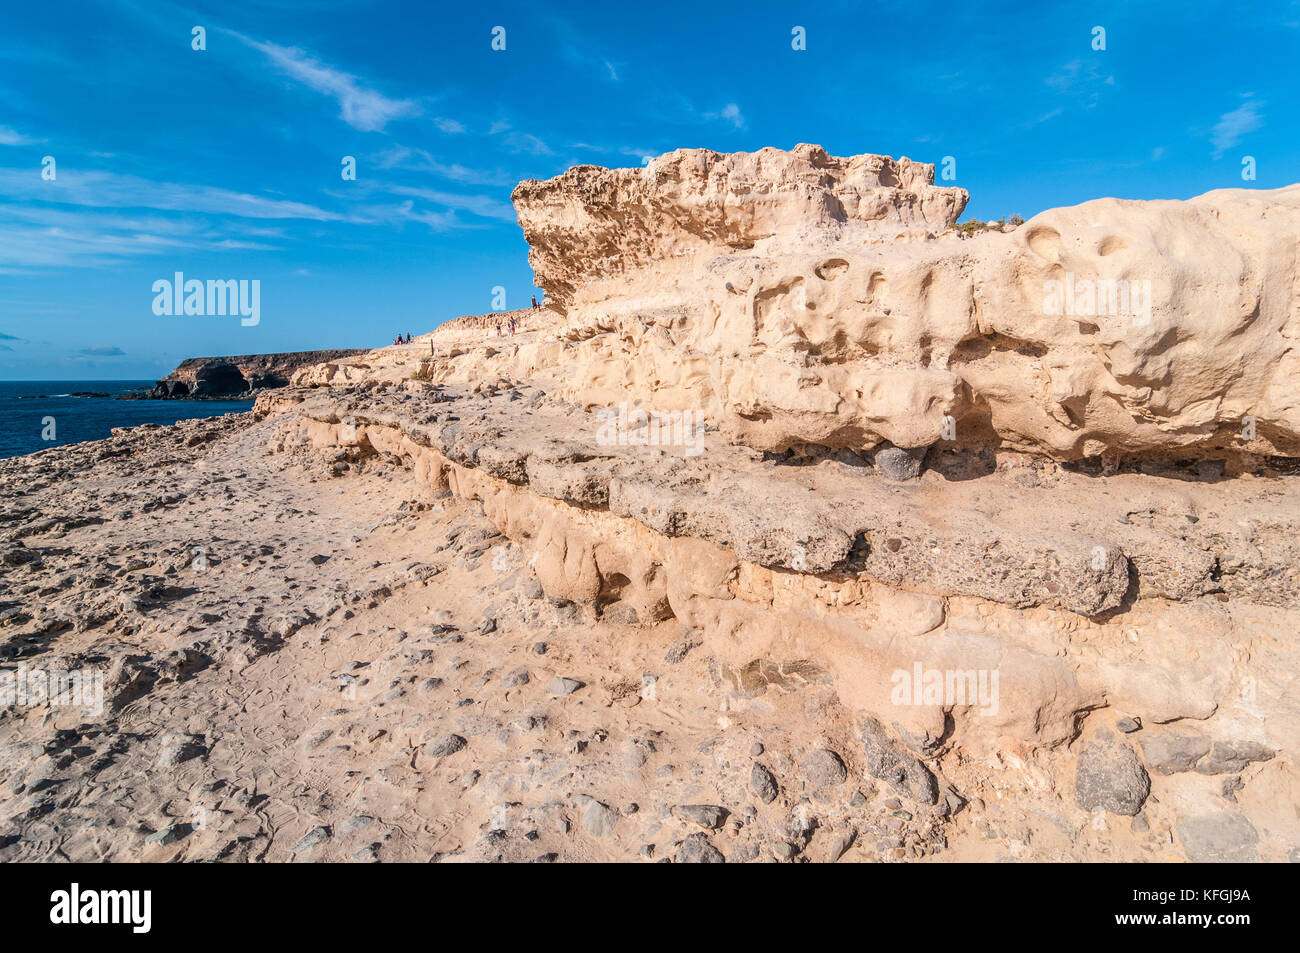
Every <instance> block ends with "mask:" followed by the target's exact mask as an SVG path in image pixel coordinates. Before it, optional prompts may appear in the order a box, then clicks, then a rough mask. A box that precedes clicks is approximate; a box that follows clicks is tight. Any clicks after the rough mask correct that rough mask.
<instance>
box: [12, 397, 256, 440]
mask: <svg viewBox="0 0 1300 953" xmlns="http://www.w3.org/2000/svg"><path fill="white" fill-rule="evenodd" d="M153 385H154V382H153V381H151V380H148V381H0V458H3V457H17V456H21V455H22V454H25V453H35V452H36V451H38V450H46V449H48V448H50V447H59V446H62V445H64V444H68V443H81V442H82V441H84V440H102V439H104V438H105V437H107V436H109V434H110V432H111V431H112V429H113V428H114V427H138V426H139V425H140V424H174V423H176V421H178V420H188V419H190V418H191V417H216V416H219V415H221V414H233V413H239V412H241V411H245V410H248V409H249V408H251V407H252V406H253V402H252V401H251V400H151V399H146V400H120V399H118V398H119V397H120V396H121V395H124V394H132V393H136V394H138V393H142V392H144V391H148V390H150V389H151V388H152V387H153ZM83 395H85V396H83Z"/></svg>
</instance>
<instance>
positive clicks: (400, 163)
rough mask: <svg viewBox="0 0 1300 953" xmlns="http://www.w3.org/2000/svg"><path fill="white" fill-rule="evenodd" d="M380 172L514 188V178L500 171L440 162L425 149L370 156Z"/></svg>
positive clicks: (397, 148) (396, 148) (401, 149)
mask: <svg viewBox="0 0 1300 953" xmlns="http://www.w3.org/2000/svg"><path fill="white" fill-rule="evenodd" d="M370 161H371V162H373V163H374V164H375V167H376V168H379V169H404V170H406V171H408V172H427V173H429V174H430V175H436V176H439V177H440V178H444V179H450V180H451V181H453V182H463V183H465V184H466V185H513V184H514V182H515V177H514V176H511V175H507V174H506V173H505V172H503V171H501V170H500V169H494V170H485V169H471V168H468V167H467V166H463V165H460V164H458V163H451V164H450V165H448V164H445V163H442V162H439V161H438V160H437V159H435V158H434V157H433V155H432V153H430V152H429V151H428V150H426V149H414V148H410V147H408V146H402V145H397V146H393V147H392V148H391V149H385V150H383V151H382V152H379V153H376V154H375V155H373V156H371V157H370Z"/></svg>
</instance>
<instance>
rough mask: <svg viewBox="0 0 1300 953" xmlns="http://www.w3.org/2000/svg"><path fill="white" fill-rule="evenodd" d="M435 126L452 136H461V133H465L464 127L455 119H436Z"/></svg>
mask: <svg viewBox="0 0 1300 953" xmlns="http://www.w3.org/2000/svg"><path fill="white" fill-rule="evenodd" d="M433 124H434V125H435V126H437V127H438V128H439V129H441V130H442V131H443V132H445V133H448V134H450V135H459V134H460V133H462V132H464V131H465V127H464V125H462V124H461V123H459V122H457V121H456V120H455V119H447V118H445V117H443V116H438V117H436V118H435V119H434V120H433Z"/></svg>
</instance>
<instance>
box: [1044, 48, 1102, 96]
mask: <svg viewBox="0 0 1300 953" xmlns="http://www.w3.org/2000/svg"><path fill="white" fill-rule="evenodd" d="M1044 82H1046V84H1047V85H1048V86H1049V87H1051V88H1052V89H1054V90H1056V92H1057V93H1059V94H1060V95H1062V96H1068V97H1070V98H1071V99H1074V100H1075V101H1076V102H1078V103H1080V104H1082V105H1083V106H1084V107H1086V108H1088V109H1092V108H1094V107H1095V106H1096V105H1097V104H1098V103H1099V102H1100V101H1101V93H1102V87H1105V86H1114V85H1115V76H1114V74H1112V73H1108V72H1106V70H1104V69H1102V68H1101V61H1099V60H1098V59H1097V58H1096V57H1095V56H1094V57H1093V58H1091V59H1089V60H1087V61H1084V60H1071V61H1070V62H1068V63H1066V64H1065V65H1063V66H1061V67H1060V68H1058V69H1057V70H1056V72H1054V73H1052V74H1051V75H1050V76H1048V77H1047V79H1046V80H1044Z"/></svg>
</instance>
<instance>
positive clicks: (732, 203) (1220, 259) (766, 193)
mask: <svg viewBox="0 0 1300 953" xmlns="http://www.w3.org/2000/svg"><path fill="white" fill-rule="evenodd" d="M932 183H933V167H932V166H928V165H923V164H920V163H914V162H911V161H909V160H906V159H901V160H897V161H895V160H892V159H888V158H886V157H882V156H856V157H853V158H849V159H838V158H835V157H832V156H828V155H826V153H825V152H824V151H823V150H821V149H820V148H817V147H814V146H799V147H797V148H796V149H795V150H793V151H791V152H783V151H780V150H775V149H764V150H761V151H759V152H757V153H752V154H749V153H740V154H735V155H721V154H718V153H713V152H709V151H706V150H680V151H678V152H673V153H669V154H668V155H666V156H661V157H660V158H658V159H656V160H654V161H653V162H651V163H650V164H649V165H648V166H647V167H646V168H644V169H639V170H628V169H624V170H607V169H598V168H595V167H591V166H582V167H578V168H576V169H572V170H570V171H569V172H568V173H566V174H565V175H563V176H559V177H557V178H554V179H551V180H548V181H546V182H535V181H529V182H524V183H521V184H520V185H519V187H517V188H516V189H515V192H514V200H515V205H516V208H517V210H518V213H519V220H520V223H521V225H522V226H523V228H524V233H525V236H526V237H527V238H528V240H529V243H530V246H531V249H532V250H531V253H530V260H531V262H532V264H533V267H534V270H535V272H536V274H537V281H538V283H539V284H540V285H541V286H542V287H544V288H546V290H547V294H548V297H549V299H550V300H551V301H552V302H553V303H554V305H555V307H556V308H557V309H558V310H560V311H563V312H564V313H565V315H566V318H567V327H566V328H565V330H564V332H563V333H562V335H561V336H562V337H565V338H567V339H568V342H569V344H568V345H567V346H566V348H565V351H566V352H567V353H566V354H565V355H564V356H557V359H558V360H560V361H561V362H563V364H564V366H565V373H564V375H562V376H560V377H557V380H556V385H557V386H558V387H559V388H560V389H561V390H562V391H563V392H564V393H566V395H568V396H571V397H574V398H576V399H579V400H582V401H589V402H592V403H613V402H616V401H619V400H633V399H637V398H640V399H643V400H645V401H646V402H647V403H649V404H651V405H653V406H656V407H662V408H664V409H690V408H694V409H698V410H701V411H702V412H703V413H704V414H705V416H706V418H709V419H711V420H716V421H717V423H718V424H719V425H720V426H721V428H722V429H723V431H724V433H726V434H727V435H728V436H729V437H731V438H732V439H734V440H736V441H738V442H743V443H745V444H748V445H750V446H754V447H758V448H761V449H766V450H781V449H786V448H790V447H798V446H801V445H807V444H818V445H824V446H827V447H831V448H849V449H854V450H863V449H868V450H869V449H871V448H874V447H876V446H878V445H879V444H881V443H882V442H884V441H888V442H890V443H892V444H894V445H896V446H898V447H904V448H913V449H914V448H924V447H927V446H930V445H933V444H936V443H940V444H942V445H945V446H949V447H989V446H992V447H999V448H1009V449H1015V450H1020V451H1025V452H1030V453H1035V454H1039V455H1043V456H1047V457H1052V458H1055V459H1058V460H1078V459H1081V458H1086V457H1124V456H1136V457H1148V458H1149V457H1180V458H1189V457H1207V458H1209V457H1219V458H1222V457H1224V456H1233V455H1237V456H1239V455H1242V454H1269V455H1283V456H1297V455H1300V398H1297V397H1296V396H1295V388H1294V387H1293V386H1290V385H1289V384H1288V382H1289V381H1294V380H1295V378H1296V375H1297V374H1298V373H1300V350H1298V349H1297V347H1296V341H1297V339H1300V304H1297V297H1296V289H1297V281H1298V277H1297V275H1298V272H1297V237H1296V236H1297V235H1300V186H1291V187H1288V188H1285V189H1278V190H1273V191H1249V190H1243V189H1227V190H1220V191H1217V192H1211V193H1207V194H1206V195H1203V196H1200V197H1198V198H1196V199H1193V200H1191V201H1187V202H1174V201H1160V202H1134V201H1119V200H1115V199H1100V200H1096V201H1092V202H1087V203H1084V204H1082V205H1079V206H1075V207H1073V208H1061V209H1052V210H1050V211H1047V212H1044V213H1042V214H1041V215H1038V216H1036V217H1035V218H1033V219H1031V220H1030V221H1029V222H1027V223H1026V224H1025V225H1023V226H1022V227H1020V228H1018V229H1015V230H1013V231H1010V232H1004V231H1001V230H993V231H990V232H987V233H985V234H983V235H981V236H979V237H977V238H974V239H971V240H968V241H962V240H959V239H958V238H957V236H956V235H955V234H953V233H951V232H949V233H947V234H944V232H943V230H944V229H945V228H946V226H948V225H950V224H951V223H952V222H953V221H955V219H956V217H957V216H958V215H960V213H961V211H962V209H963V208H964V206H965V202H966V195H965V193H964V192H962V191H961V190H959V189H944V188H938V187H935V186H934V185H933V184H932ZM533 357H534V358H535V357H536V355H534V356H533Z"/></svg>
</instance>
